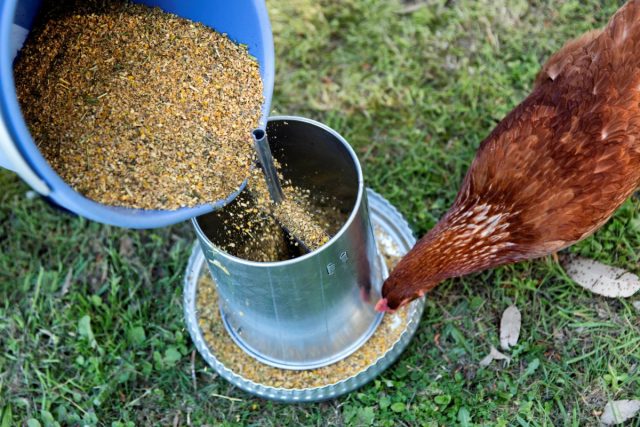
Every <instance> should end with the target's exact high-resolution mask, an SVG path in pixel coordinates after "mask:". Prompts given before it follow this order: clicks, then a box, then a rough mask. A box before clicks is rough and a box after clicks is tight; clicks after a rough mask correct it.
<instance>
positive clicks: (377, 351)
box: [184, 189, 424, 402]
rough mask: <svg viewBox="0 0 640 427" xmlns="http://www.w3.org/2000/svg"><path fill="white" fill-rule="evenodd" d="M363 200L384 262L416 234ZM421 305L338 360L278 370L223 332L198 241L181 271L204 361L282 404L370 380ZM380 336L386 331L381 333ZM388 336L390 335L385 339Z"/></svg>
mask: <svg viewBox="0 0 640 427" xmlns="http://www.w3.org/2000/svg"><path fill="white" fill-rule="evenodd" d="M367 198H368V201H369V211H370V216H371V223H372V226H373V228H374V234H375V236H376V241H377V244H378V248H379V249H380V252H382V253H383V255H385V258H387V260H388V261H389V262H393V259H394V258H396V259H399V258H400V257H401V256H402V255H404V254H405V253H406V252H408V251H409V249H411V247H412V246H413V245H414V243H415V238H414V237H413V234H412V232H411V229H410V228H409V226H408V224H407V222H406V221H405V220H404V218H403V217H402V215H400V213H399V212H398V211H397V210H396V209H395V208H394V207H393V206H391V205H390V204H389V202H387V201H386V200H385V199H384V198H383V197H382V196H380V195H379V194H377V193H375V192H374V191H372V190H370V189H369V190H367ZM203 301H205V302H208V303H207V305H206V307H204V306H202V304H200V303H201V302H203ZM423 309H424V299H423V298H422V299H419V300H416V301H414V302H413V303H411V304H409V305H408V306H406V307H404V308H403V309H400V310H398V312H396V313H394V314H393V315H388V314H387V315H385V319H384V320H383V321H382V323H381V325H380V326H379V327H378V330H377V331H376V333H374V335H373V337H372V338H370V340H369V341H368V342H367V343H365V344H364V345H363V346H362V347H361V349H359V350H357V351H356V352H355V353H353V354H352V355H351V356H348V357H346V358H345V359H343V360H341V361H339V362H337V363H334V364H332V365H329V366H325V367H323V368H319V369H315V370H309V371H297V370H287V369H280V368H274V367H272V366H268V365H265V364H262V363H260V362H259V361H257V360H255V359H253V358H251V357H250V356H249V355H247V354H245V353H243V352H242V350H241V349H240V348H239V347H237V346H236V344H235V342H233V341H232V339H231V337H229V336H228V334H227V332H226V330H225V328H224V325H223V323H222V319H221V318H220V314H219V310H218V304H217V295H216V293H215V286H214V284H213V282H212V279H211V278H210V276H209V272H208V270H207V267H206V263H205V259H204V255H203V254H202V251H201V249H200V246H199V245H197V244H196V245H194V248H193V252H192V254H191V258H190V259H189V264H188V266H187V270H186V274H185V283H184V313H185V319H186V323H187V328H188V330H189V333H190V335H191V338H192V340H193V342H194V344H195V346H196V348H197V349H198V351H199V352H200V354H201V355H202V357H203V358H204V360H205V361H206V362H207V363H208V364H209V365H210V366H211V367H212V368H213V369H214V370H215V371H216V372H217V373H218V374H219V375H220V376H222V377H223V378H225V379H226V380H228V381H229V382H231V383H232V384H234V385H235V386H237V387H239V388H240V389H242V390H244V391H246V392H249V393H251V394H254V395H256V396H260V397H263V398H267V399H272V400H277V401H282V402H315V401H321V400H326V399H332V398H335V397H338V396H340V395H343V394H345V393H348V392H350V391H353V390H355V389H356V388H358V387H361V386H362V385H364V384H366V383H367V382H369V381H371V380H372V379H374V378H375V377H376V376H377V375H379V374H380V373H381V372H382V371H384V370H385V369H386V368H388V367H389V366H390V365H391V364H392V363H393V362H394V361H395V360H396V359H397V358H398V356H399V355H400V354H401V353H402V351H403V350H404V349H405V348H406V347H407V345H408V344H409V342H410V340H411V338H412V337H413V335H414V334H415V332H416V330H417V327H418V323H419V321H420V317H421V315H422V311H423ZM383 334H388V335H387V337H384V336H383ZM389 337H393V339H392V340H391V341H389V342H388V343H387V342H385V338H389ZM223 350H224V351H223ZM229 350H231V352H230V351H229ZM231 353H232V354H231Z"/></svg>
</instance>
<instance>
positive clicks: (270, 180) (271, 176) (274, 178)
mask: <svg viewBox="0 0 640 427" xmlns="http://www.w3.org/2000/svg"><path fill="white" fill-rule="evenodd" d="M251 134H252V136H253V146H254V148H255V150H256V152H257V153H258V160H259V161H260V164H261V165H262V171H263V172H264V177H265V180H266V181H267V188H268V189H269V195H271V200H273V202H274V203H276V204H278V203H280V202H281V201H282V199H284V194H283V193H282V186H281V185H280V179H279V178H278V171H276V167H275V166H274V164H273V156H272V155H271V149H270V148H269V141H268V140H267V133H266V132H265V131H264V129H260V128H258V129H255V130H254V131H253V132H252V133H251Z"/></svg>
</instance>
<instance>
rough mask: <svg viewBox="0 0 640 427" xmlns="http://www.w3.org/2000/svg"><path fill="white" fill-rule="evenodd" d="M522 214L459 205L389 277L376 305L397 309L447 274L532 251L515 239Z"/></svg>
mask: <svg viewBox="0 0 640 427" xmlns="http://www.w3.org/2000/svg"><path fill="white" fill-rule="evenodd" d="M516 219H517V218H515V216H514V215H513V214H510V213H508V212H507V211H504V210H501V209H499V208H498V207H496V206H492V205H489V204H486V203H483V204H473V205H471V206H468V205H467V206H460V205H458V206H454V207H453V208H452V209H451V210H450V211H449V213H447V215H445V217H444V218H443V219H442V220H441V221H440V222H439V223H438V224H437V225H436V226H435V227H434V228H433V229H432V230H431V231H430V232H429V233H427V234H426V235H425V236H424V237H423V238H422V239H420V241H418V243H417V244H416V245H415V246H414V247H413V249H411V251H409V253H407V255H405V256H404V258H402V260H400V262H399V263H398V265H397V266H396V267H395V268H394V270H393V271H392V272H391V274H390V276H389V277H388V278H387V280H386V281H385V282H384V285H383V287H382V299H381V300H380V301H379V302H378V304H377V305H376V310H378V311H389V312H393V311H395V310H397V309H398V308H399V307H401V306H403V305H405V304H407V303H409V302H411V301H412V300H414V299H416V298H419V297H421V296H423V295H424V294H425V293H426V292H429V291H430V290H431V289H433V288H435V287H436V286H437V285H438V284H439V283H440V282H442V281H443V280H446V279H448V278H451V277H458V276H463V275H466V274H470V273H474V272H477V271H481V270H484V269H487V268H490V267H495V266H498V265H502V264H506V263H509V262H514V261H518V260H521V259H523V258H527V257H529V255H531V254H528V253H524V252H522V251H521V248H522V245H520V244H516V243H515V242H514V239H513V237H514V236H512V233H511V229H512V227H511V226H512V225H513V222H514V220H516ZM518 243H521V240H519V241H518Z"/></svg>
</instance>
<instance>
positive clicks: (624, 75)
mask: <svg viewBox="0 0 640 427" xmlns="http://www.w3.org/2000/svg"><path fill="white" fill-rule="evenodd" d="M639 184H640V0H633V1H630V2H628V3H627V4H625V5H624V6H623V7H622V8H621V9H620V10H618V12H617V13H616V14H615V15H614V16H613V17H612V18H611V20H610V21H609V23H608V25H607V26H606V27H605V28H604V29H603V30H602V31H599V30H598V31H592V32H589V33H587V34H584V35H583V36H582V37H580V38H578V39H576V40H572V41H570V42H568V43H567V44H566V45H565V46H564V47H563V48H562V49H560V51H559V52H557V53H556V54H554V55H553V56H551V58H550V59H549V60H548V62H547V63H546V64H545V65H544V66H543V68H542V71H541V72H540V73H539V75H538V76H537V78H536V81H535V84H534V88H533V91H532V93H531V94H530V95H529V96H528V97H527V98H526V99H525V100H524V101H523V102H522V103H521V104H520V105H519V106H518V107H516V108H515V109H514V110H513V111H512V112H511V113H509V114H508V115H507V116H506V117H505V118H504V119H503V120H502V121H501V122H500V123H499V124H498V126H497V127H496V128H495V129H494V130H493V132H491V134H490V135H489V136H488V137H487V138H486V139H485V140H484V141H483V142H482V144H481V145H480V148H479V149H478V152H477V155H476V158H475V159H474V160H473V163H472V164H471V167H470V169H469V171H468V172H467V175H466V177H465V178H464V181H463V183H462V188H461V189H460V191H459V193H458V195H457V197H456V199H455V202H454V204H453V206H452V207H451V209H449V211H448V212H447V213H446V214H445V215H444V217H443V218H442V219H441V220H440V222H438V224H437V225H436V226H435V227H434V228H433V229H432V230H431V231H430V232H429V233H427V234H426V235H425V236H424V237H423V238H422V239H420V241H419V242H418V243H417V244H416V245H415V247H414V248H413V249H412V250H411V251H410V252H409V253H408V254H407V255H406V256H405V257H404V258H403V259H402V260H401V261H400V263H399V264H398V266H397V267H396V268H395V269H394V270H393V273H392V274H391V276H390V277H389V278H388V279H387V280H386V281H385V283H384V286H383V289H382V295H383V299H381V300H380V301H379V302H378V305H377V307H376V308H377V309H378V310H394V309H397V308H398V307H399V306H401V305H403V304H405V303H407V302H409V301H411V300H413V299H414V298H417V297H419V296H422V295H423V294H424V293H425V292H427V291H429V290H431V289H432V288H434V287H435V286H436V285H437V284H438V283H440V282H441V281H443V280H445V279H448V278H451V277H457V276H462V275H466V274H469V273H473V272H477V271H481V270H484V269H487V268H491V267H496V266H499V265H503V264H507V263H512V262H517V261H521V260H526V259H531V258H537V257H541V256H544V255H548V254H551V253H554V252H556V251H559V250H561V249H563V248H565V247H567V246H569V245H572V244H573V243H576V242H577V241H579V240H581V239H584V238H585V237H587V236H589V235H590V234H591V233H593V232H594V231H595V230H596V229H598V228H599V227H600V226H602V225H603V224H604V223H605V222H606V221H607V220H608V219H609V217H611V215H612V214H613V212H614V211H615V210H616V209H617V208H618V207H619V206H620V205H621V204H622V203H623V202H624V201H625V200H626V199H627V198H628V197H629V196H630V195H631V194H632V193H633V192H634V190H635V189H636V188H637V187H638V185H639Z"/></svg>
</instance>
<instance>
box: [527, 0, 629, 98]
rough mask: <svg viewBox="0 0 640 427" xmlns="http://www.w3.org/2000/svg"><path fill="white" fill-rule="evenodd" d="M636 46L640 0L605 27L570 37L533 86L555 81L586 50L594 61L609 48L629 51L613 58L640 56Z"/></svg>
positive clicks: (622, 8)
mask: <svg viewBox="0 0 640 427" xmlns="http://www.w3.org/2000/svg"><path fill="white" fill-rule="evenodd" d="M601 36H602V37H601ZM636 47H640V0H630V1H628V2H627V3H626V4H625V5H624V6H622V7H621V8H620V9H619V10H618V11H617V12H616V13H615V14H614V15H613V16H612V17H611V19H610V20H609V23H608V24H607V26H606V27H605V28H604V29H603V30H591V31H589V32H587V33H585V34H583V35H581V36H580V37H577V38H575V39H573V40H570V41H568V42H567V43H565V45H564V46H563V47H562V48H561V49H560V50H559V51H558V52H556V53H554V54H553V55H551V57H550V58H549V59H548V60H547V62H546V63H545V64H544V65H543V67H542V70H540V72H539V73H538V75H537V76H536V80H535V83H534V89H535V88H537V87H539V86H541V85H542V84H544V83H546V82H550V81H553V80H555V79H556V78H557V77H558V76H559V75H560V74H562V72H563V71H565V70H567V68H569V66H570V65H572V64H573V63H574V62H577V61H578V60H579V58H580V57H582V56H583V55H584V54H585V53H587V52H591V53H592V55H591V56H592V59H593V60H596V57H597V56H598V55H597V53H598V52H604V51H608V50H612V51H614V52H620V51H628V52H629V55H624V54H618V55H614V57H627V58H628V57H629V56H637V57H638V58H639V59H640V55H638V54H637V53H636V50H637V49H636ZM609 54H611V52H609Z"/></svg>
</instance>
